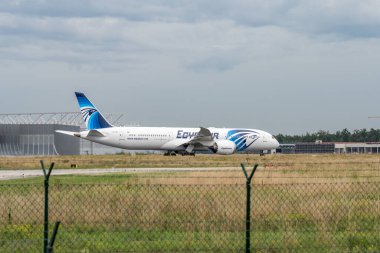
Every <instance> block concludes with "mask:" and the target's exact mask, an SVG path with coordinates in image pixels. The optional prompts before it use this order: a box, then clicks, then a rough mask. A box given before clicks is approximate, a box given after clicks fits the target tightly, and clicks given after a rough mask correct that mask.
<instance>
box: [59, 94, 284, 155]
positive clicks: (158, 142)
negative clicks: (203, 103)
mask: <svg viewBox="0 0 380 253" xmlns="http://www.w3.org/2000/svg"><path fill="white" fill-rule="evenodd" d="M75 95H76V98H77V100H78V104H79V107H80V111H81V114H82V116H83V119H84V121H85V123H86V128H87V130H86V131H81V132H69V131H63V130H56V132H58V133H61V134H66V135H70V136H75V137H79V138H82V139H85V140H89V141H92V142H96V143H100V144H103V145H107V146H112V147H116V148H122V149H127V150H157V151H164V152H165V155H176V154H182V155H195V152H197V151H210V150H211V151H212V152H213V153H215V154H221V155H231V154H234V153H236V152H242V151H244V152H250V151H263V150H272V149H276V148H277V147H279V143H278V141H277V140H276V139H275V138H274V137H273V135H271V134H270V133H267V132H265V131H262V130H257V129H248V128H215V127H208V128H206V127H199V128H184V127H117V126H113V125H111V124H110V123H109V122H108V121H107V119H105V118H104V117H103V115H102V114H101V113H100V111H99V110H98V109H96V107H95V106H94V104H93V103H91V102H90V100H89V99H88V98H87V97H86V96H85V95H84V94H83V93H81V92H75Z"/></svg>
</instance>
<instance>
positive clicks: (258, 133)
mask: <svg viewBox="0 0 380 253" xmlns="http://www.w3.org/2000/svg"><path fill="white" fill-rule="evenodd" d="M208 129H209V130H210V131H211V133H212V138H213V141H216V142H218V141H221V140H230V141H232V142H234V143H235V145H236V151H255V150H271V149H275V148H277V147H278V146H279V144H278V142H277V140H276V139H275V138H274V137H273V136H272V135H271V134H269V133H267V132H264V131H262V130H256V129H244V130H242V129H239V128H236V129H235V128H208ZM96 131H98V132H99V133H101V135H99V136H97V135H93V134H89V133H90V131H83V132H81V133H80V135H79V137H81V138H83V139H86V140H89V141H93V142H97V143H100V144H104V145H108V146H113V147H118V148H123V149H130V150H164V151H183V150H185V149H186V147H185V146H183V145H182V144H184V143H187V142H189V141H190V140H191V139H192V138H194V137H196V135H197V134H198V132H199V131H200V128H171V127H109V128H102V129H97V130H96ZM243 131H244V133H239V132H243ZM247 131H249V133H247ZM102 135H103V136H102ZM193 150H194V151H202V150H209V148H208V147H205V146H203V147H201V146H195V147H194V149H193Z"/></svg>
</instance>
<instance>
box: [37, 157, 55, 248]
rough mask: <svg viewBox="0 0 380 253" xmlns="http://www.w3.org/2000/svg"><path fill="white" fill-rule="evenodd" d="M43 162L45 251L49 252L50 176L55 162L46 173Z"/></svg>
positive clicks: (42, 162)
mask: <svg viewBox="0 0 380 253" xmlns="http://www.w3.org/2000/svg"><path fill="white" fill-rule="evenodd" d="M40 162H41V167H42V171H43V173H44V178H45V180H44V188H45V203H44V205H45V207H44V253H48V245H49V178H50V174H51V171H52V170H53V167H54V163H52V164H51V165H50V168H49V171H48V173H46V169H45V165H44V161H42V160H41V161H40Z"/></svg>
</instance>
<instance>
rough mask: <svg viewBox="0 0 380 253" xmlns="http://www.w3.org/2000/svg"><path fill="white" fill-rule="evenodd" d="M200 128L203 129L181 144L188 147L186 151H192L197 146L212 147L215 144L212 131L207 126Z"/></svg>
mask: <svg viewBox="0 0 380 253" xmlns="http://www.w3.org/2000/svg"><path fill="white" fill-rule="evenodd" d="M200 128H201V130H199V132H198V134H197V135H196V136H195V137H194V138H192V139H191V140H189V141H187V142H185V143H182V144H181V145H179V146H184V147H186V151H188V152H191V151H192V150H193V149H194V147H195V146H201V147H211V146H212V145H214V143H215V141H214V138H213V137H212V134H211V131H210V130H209V129H207V128H205V127H200Z"/></svg>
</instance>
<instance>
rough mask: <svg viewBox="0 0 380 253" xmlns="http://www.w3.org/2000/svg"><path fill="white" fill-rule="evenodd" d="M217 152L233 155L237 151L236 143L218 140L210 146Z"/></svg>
mask: <svg viewBox="0 0 380 253" xmlns="http://www.w3.org/2000/svg"><path fill="white" fill-rule="evenodd" d="M210 149H211V150H212V151H213V152H214V153H215V154H220V155H232V154H233V153H235V151H236V145H235V143H234V142H232V141H227V140H218V141H216V142H215V143H214V145H213V146H212V147H211V148H210Z"/></svg>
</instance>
